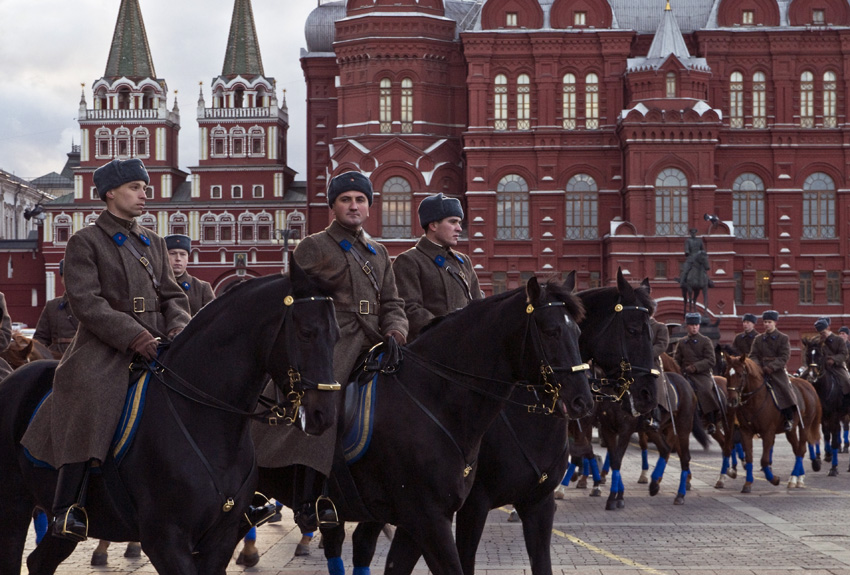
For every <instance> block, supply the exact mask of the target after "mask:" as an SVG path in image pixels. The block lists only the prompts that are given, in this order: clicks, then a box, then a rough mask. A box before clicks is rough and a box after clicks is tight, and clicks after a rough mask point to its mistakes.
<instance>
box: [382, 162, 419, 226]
mask: <svg viewBox="0 0 850 575" xmlns="http://www.w3.org/2000/svg"><path fill="white" fill-rule="evenodd" d="M411 198H412V194H411V188H410V183H409V182H408V181H407V180H405V179H404V178H400V177H398V176H394V177H392V178H389V179H388V180H387V181H386V182H385V183H384V187H383V188H381V224H382V226H381V228H382V232H381V235H382V237H384V238H409V237H410V234H411V231H412V230H411V225H410V221H411V220H410V214H411V204H410V202H411Z"/></svg>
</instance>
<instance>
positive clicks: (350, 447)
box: [342, 372, 378, 465]
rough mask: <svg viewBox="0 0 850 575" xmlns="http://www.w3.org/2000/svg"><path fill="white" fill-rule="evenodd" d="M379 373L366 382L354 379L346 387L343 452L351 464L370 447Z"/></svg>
mask: <svg viewBox="0 0 850 575" xmlns="http://www.w3.org/2000/svg"><path fill="white" fill-rule="evenodd" d="M377 381H378V373H377V372H375V375H373V376H372V377H370V378H369V379H368V380H366V381H365V382H362V380H361V381H353V382H351V383H350V384H349V385H348V387H346V389H345V411H344V416H343V422H344V424H345V425H344V430H343V433H342V454H343V456H344V457H345V462H346V463H347V464H349V465H351V464H352V463H354V462H355V461H357V460H359V459H360V458H361V457H363V455H364V454H365V453H366V450H368V449H369V443H370V442H371V441H372V428H373V427H374V425H375V417H374V416H375V399H376V397H377Z"/></svg>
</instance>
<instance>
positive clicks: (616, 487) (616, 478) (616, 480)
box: [611, 469, 621, 493]
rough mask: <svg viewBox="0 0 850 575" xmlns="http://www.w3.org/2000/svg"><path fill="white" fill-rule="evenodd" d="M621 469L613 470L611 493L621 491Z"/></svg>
mask: <svg viewBox="0 0 850 575" xmlns="http://www.w3.org/2000/svg"><path fill="white" fill-rule="evenodd" d="M620 492H621V490H620V470H619V469H615V470H614V471H612V472H611V493H620Z"/></svg>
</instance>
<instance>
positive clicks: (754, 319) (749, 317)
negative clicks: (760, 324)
mask: <svg viewBox="0 0 850 575" xmlns="http://www.w3.org/2000/svg"><path fill="white" fill-rule="evenodd" d="M741 321H748V322H750V323H756V322H757V321H758V318H757V317H756V314H754V313H745V314H744V317H743V318H741Z"/></svg>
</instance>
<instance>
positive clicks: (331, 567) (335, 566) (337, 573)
mask: <svg viewBox="0 0 850 575" xmlns="http://www.w3.org/2000/svg"><path fill="white" fill-rule="evenodd" d="M328 575H345V563H343V562H342V557H331V558H330V559H328Z"/></svg>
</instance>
